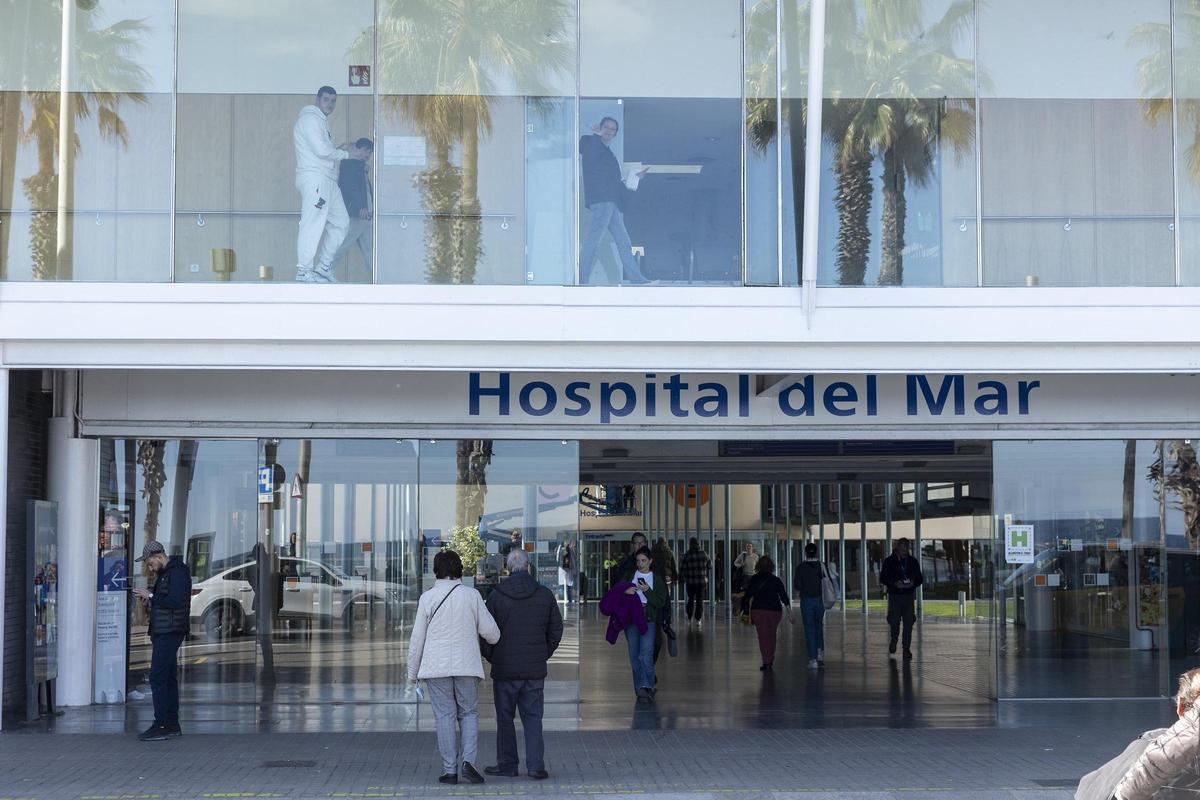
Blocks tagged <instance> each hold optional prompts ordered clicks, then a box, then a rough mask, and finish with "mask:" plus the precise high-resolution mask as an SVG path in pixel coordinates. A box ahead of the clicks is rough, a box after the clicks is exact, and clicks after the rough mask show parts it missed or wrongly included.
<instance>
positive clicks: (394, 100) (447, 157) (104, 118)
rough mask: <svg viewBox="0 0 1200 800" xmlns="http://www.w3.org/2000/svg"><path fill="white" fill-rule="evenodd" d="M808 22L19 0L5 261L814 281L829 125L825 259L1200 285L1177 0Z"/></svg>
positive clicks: (963, 275)
mask: <svg viewBox="0 0 1200 800" xmlns="http://www.w3.org/2000/svg"><path fill="white" fill-rule="evenodd" d="M808 16H809V15H808V4H807V2H804V0H702V1H701V0H692V2H686V3H685V2H679V1H678V0H672V1H671V2H659V3H651V4H647V3H638V2H633V0H616V1H614V0H606V1H605V2H599V0H536V1H535V2H531V3H521V4H513V3H503V2H502V3H493V4H485V3H467V4H462V5H461V6H452V7H447V6H446V5H445V4H442V3H436V2H431V1H428V0H350V1H349V2H346V3H340V4H338V5H337V6H336V8H334V7H330V6H329V5H328V4H321V3H317V2H314V0H297V2H295V3H290V4H288V5H287V7H286V8H283V7H275V6H271V5H262V4H249V5H248V4H245V3H236V2H233V0H205V2H201V0H180V2H179V3H178V4H177V5H176V7H175V8H173V7H171V6H169V5H168V6H164V5H163V4H161V3H154V2H150V1H149V0H111V1H110V0H105V2H102V3H96V2H82V1H81V0H72V1H71V2H65V3H63V2H58V0H53V1H51V2H42V0H13V2H9V3H6V4H5V5H3V6H2V7H0V31H2V32H3V33H0V44H2V47H0V52H2V53H3V61H2V62H0V277H2V278H4V279H7V280H80V281H139V282H151V281H241V282H285V281H293V280H297V279H300V280H316V281H321V282H324V281H330V280H332V281H336V282H348V283H369V282H377V283H403V284H412V283H447V284H488V285H526V284H529V285H534V284H546V285H572V284H587V285H615V284H620V283H641V282H643V281H647V280H648V281H650V282H653V283H656V284H660V285H668V286H671V285H674V286H679V285H714V286H731V285H753V286H776V285H785V286H787V285H796V284H798V283H799V282H800V277H801V276H800V264H799V262H800V258H799V254H800V250H801V247H800V243H801V239H802V237H803V235H804V233H803V225H802V219H803V186H804V174H803V172H804V164H805V157H804V153H805V148H806V146H812V147H819V148H820V151H821V152H820V159H819V163H820V169H821V176H820V192H819V203H820V213H819V215H818V219H819V222H818V226H817V230H816V231H813V232H812V234H813V235H815V236H817V237H818V263H817V271H816V276H815V277H816V280H817V282H818V283H819V284H820V285H825V286H860V285H865V286H1014V285H1016V286H1025V285H1042V286H1051V285H1053V286H1164V285H1176V284H1180V285H1195V284H1197V283H1198V282H1200V277H1198V276H1197V274H1196V269H1195V268H1194V267H1193V266H1192V262H1193V261H1194V259H1189V258H1187V255H1188V253H1189V252H1190V251H1191V249H1194V245H1193V239H1195V238H1196V236H1195V233H1194V230H1193V229H1194V228H1195V220H1194V217H1195V216H1196V215H1195V214H1194V213H1193V211H1194V207H1195V206H1197V203H1198V200H1197V198H1198V197H1200V190H1198V189H1197V185H1196V184H1197V174H1200V172H1198V170H1197V169H1196V162H1197V160H1198V157H1197V154H1196V152H1195V151H1196V150H1197V117H1198V115H1197V114H1196V113H1195V107H1196V106H1197V103H1200V100H1197V97H1200V87H1196V86H1192V85H1190V82H1193V81H1194V77H1193V73H1194V72H1195V70H1193V69H1191V66H1192V65H1191V61H1192V60H1194V59H1195V58H1196V52H1197V47H1196V42H1195V41H1194V39H1195V37H1196V36H1197V35H1198V34H1197V24H1196V17H1197V12H1196V9H1195V8H1193V7H1192V5H1191V4H1189V3H1178V2H1177V3H1174V4H1172V3H1170V2H1168V0H1136V2H1129V1H1128V0H1104V2H1099V3H1097V2H1087V3H1085V2H1083V0H1070V2H1064V3H1056V4H1054V5H1053V7H1046V6H1045V4H1043V3H1038V2H1035V0H1013V2H1005V3H988V4H972V3H963V2H955V0H903V1H902V2H887V3H884V2H877V0H828V2H827V14H826V31H825V33H826V36H825V48H824V53H823V56H822V58H823V75H824V78H823V82H822V87H821V97H822V109H821V114H822V126H821V130H822V136H821V141H820V142H812V143H807V142H806V141H805V137H804V133H805V131H804V129H805V121H806V117H807V111H806V108H805V103H806V98H807V91H808V74H809V61H810V54H809V53H808V41H809V30H808V28H809V25H808ZM1029 20H1037V21H1038V24H1037V25H1035V26H1034V28H1036V31H1033V32H1031V31H1030V26H1029V24H1028V23H1029ZM64 47H65V50H64ZM64 54H65V55H64ZM323 86H325V87H330V88H331V89H333V90H335V92H336V99H335V100H334V101H333V102H332V103H330V104H329V105H328V107H322V105H321V100H320V99H319V98H318V97H317V92H318V89H319V88H320V87H323ZM330 96H332V95H330ZM301 132H304V133H305V136H308V137H309V138H304V137H302V136H300V134H301ZM309 195H312V197H310V196H309ZM297 223H299V229H298V228H297Z"/></svg>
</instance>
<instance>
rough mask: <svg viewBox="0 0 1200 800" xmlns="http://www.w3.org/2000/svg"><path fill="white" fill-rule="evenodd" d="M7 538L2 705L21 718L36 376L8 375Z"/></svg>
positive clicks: (39, 404)
mask: <svg viewBox="0 0 1200 800" xmlns="http://www.w3.org/2000/svg"><path fill="white" fill-rule="evenodd" d="M9 375H10V378H9V397H8V402H9V408H8V532H7V533H8V535H7V537H6V551H5V576H4V705H3V711H4V713H5V715H6V716H8V715H10V714H21V715H23V714H24V707H25V706H24V704H25V611H26V609H25V591H26V575H25V557H26V548H25V539H26V535H27V534H26V513H25V504H26V501H28V500H44V499H45V498H46V448H47V435H48V429H49V419H50V414H51V413H52V406H51V397H50V395H49V394H43V393H42V373H41V372H40V371H36V370H35V371H30V370H13V371H12V372H11V373H9Z"/></svg>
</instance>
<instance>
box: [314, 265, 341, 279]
mask: <svg viewBox="0 0 1200 800" xmlns="http://www.w3.org/2000/svg"><path fill="white" fill-rule="evenodd" d="M313 272H314V273H316V276H317V282H318V283H337V278H335V277H334V276H333V267H330V266H328V265H326V264H321V265H320V266H318V267H317V268H316V269H314V270H313Z"/></svg>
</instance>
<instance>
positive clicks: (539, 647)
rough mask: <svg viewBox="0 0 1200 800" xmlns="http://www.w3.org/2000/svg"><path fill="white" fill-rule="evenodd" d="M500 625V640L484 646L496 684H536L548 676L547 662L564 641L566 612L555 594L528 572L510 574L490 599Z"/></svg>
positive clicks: (492, 611)
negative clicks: (563, 618)
mask: <svg viewBox="0 0 1200 800" xmlns="http://www.w3.org/2000/svg"><path fill="white" fill-rule="evenodd" d="M487 609H488V611H489V612H491V614H492V616H493V617H494V618H495V620H496V624H497V625H498V626H500V641H499V642H497V643H496V644H493V645H489V644H487V643H484V644H483V655H484V657H485V658H486V659H487V660H488V661H490V662H491V663H492V680H494V681H534V680H538V679H539V678H545V677H546V662H547V661H549V660H550V656H552V655H554V651H555V649H557V648H558V643H559V642H560V641H561V640H562V632H563V621H562V613H561V612H559V610H558V601H557V600H555V599H554V594H553V593H552V592H551V591H550V590H549V589H547V588H546V587H545V586H542V585H541V584H539V583H538V582H537V581H535V580H534V579H533V576H532V575H530V574H529V573H528V572H524V571H522V572H518V573H516V574H514V575H509V576H508V577H507V578H505V579H504V580H502V581H501V582H500V585H499V586H497V587H496V589H495V591H493V592H492V593H491V594H490V595H489V596H488V600H487Z"/></svg>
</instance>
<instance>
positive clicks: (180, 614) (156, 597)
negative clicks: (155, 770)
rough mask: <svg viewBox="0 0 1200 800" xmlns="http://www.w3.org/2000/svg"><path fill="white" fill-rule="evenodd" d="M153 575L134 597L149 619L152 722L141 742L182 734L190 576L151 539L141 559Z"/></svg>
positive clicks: (183, 567)
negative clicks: (149, 584)
mask: <svg viewBox="0 0 1200 800" xmlns="http://www.w3.org/2000/svg"><path fill="white" fill-rule="evenodd" d="M134 562H135V563H141V562H144V563H145V564H146V566H147V567H149V568H150V570H151V572H153V573H154V575H155V578H154V586H153V588H151V589H143V588H141V587H138V588H136V589H134V590H133V593H134V595H136V596H137V598H138V599H139V600H141V601H142V602H143V603H145V604H146V606H147V616H148V617H149V619H150V691H151V693H152V698H153V701H154V722H153V724H151V725H150V727H149V728H147V729H146V730H144V731H142V732H141V733H140V734H138V739H140V740H141V741H143V742H157V741H161V740H163V739H174V738H175V737H177V736H182V735H183V730H182V729H181V728H180V727H179V658H178V656H179V647H180V645H182V644H183V640H184V639H185V638H187V635H188V630H189V627H190V622H191V607H192V575H191V573H190V572H188V568H187V564H185V563H183V558H182V557H180V556H170V557H168V556H167V551H166V548H164V547H163V546H162V544H161V543H159V542H156V541H154V540H153V539H152V540H150V541H148V542H146V544H145V546H144V547H142V555H141V557H140V558H135V559H134Z"/></svg>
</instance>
